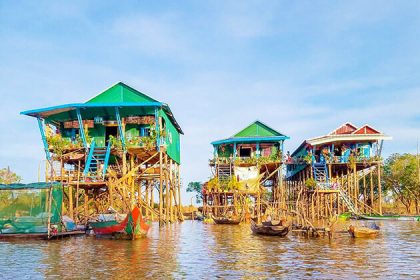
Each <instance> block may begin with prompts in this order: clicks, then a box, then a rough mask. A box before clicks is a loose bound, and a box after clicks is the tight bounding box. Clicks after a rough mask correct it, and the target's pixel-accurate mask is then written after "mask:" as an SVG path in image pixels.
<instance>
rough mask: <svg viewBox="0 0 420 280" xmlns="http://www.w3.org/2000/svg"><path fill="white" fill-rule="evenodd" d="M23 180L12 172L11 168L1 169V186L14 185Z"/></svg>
mask: <svg viewBox="0 0 420 280" xmlns="http://www.w3.org/2000/svg"><path fill="white" fill-rule="evenodd" d="M21 180H22V178H21V177H20V176H18V175H17V174H16V173H14V172H12V171H10V168H9V167H7V168H2V169H0V184H14V183H19V182H20V181H21Z"/></svg>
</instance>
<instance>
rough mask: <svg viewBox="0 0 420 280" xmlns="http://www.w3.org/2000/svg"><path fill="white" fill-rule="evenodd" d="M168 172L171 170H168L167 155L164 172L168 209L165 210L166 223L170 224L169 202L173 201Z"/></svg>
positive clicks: (166, 206) (166, 156) (166, 155)
mask: <svg viewBox="0 0 420 280" xmlns="http://www.w3.org/2000/svg"><path fill="white" fill-rule="evenodd" d="M168 171H169V168H168V154H167V153H165V172H164V174H165V209H166V210H165V221H166V222H169V220H170V213H169V211H170V208H169V207H170V202H169V200H170V199H171V198H170V196H169V195H170V189H171V186H170V182H169V174H168Z"/></svg>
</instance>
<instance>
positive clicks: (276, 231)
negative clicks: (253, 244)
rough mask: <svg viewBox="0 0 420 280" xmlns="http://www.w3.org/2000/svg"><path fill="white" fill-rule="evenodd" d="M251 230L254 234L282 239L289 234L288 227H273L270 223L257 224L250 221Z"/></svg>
mask: <svg viewBox="0 0 420 280" xmlns="http://www.w3.org/2000/svg"><path fill="white" fill-rule="evenodd" d="M251 230H252V232H253V233H255V234H260V235H269V236H280V237H284V236H286V235H287V234H288V233H289V227H288V226H283V225H280V224H278V225H273V224H272V223H271V222H263V223H261V224H257V222H256V221H255V220H254V219H251Z"/></svg>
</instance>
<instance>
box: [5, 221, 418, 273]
mask: <svg viewBox="0 0 420 280" xmlns="http://www.w3.org/2000/svg"><path fill="white" fill-rule="evenodd" d="M381 226H382V234H381V235H380V236H379V237H378V238H376V239H351V238H350V237H349V236H348V235H347V234H341V235H337V236H335V238H334V240H332V241H329V240H328V239H327V238H318V239H305V238H303V237H298V236H293V235H289V236H288V237H286V238H278V237H266V236H256V235H253V234H252V233H251V230H250V227H249V225H240V226H229V225H207V224H202V223H201V222H191V221H185V222H183V223H181V224H173V225H168V226H166V227H164V228H162V229H159V227H158V225H157V224H154V225H153V228H152V231H151V232H150V234H149V238H146V239H141V240H136V241H127V240H107V239H97V238H94V237H78V238H72V239H66V240H59V241H49V242H47V241H13V242H9V241H1V242H0V263H1V266H0V278H1V279H17V278H18V279H25V278H27V279H41V278H50V279H52V278H57V277H61V278H63V279H91V278H93V279H108V278H113V279H114V278H115V279H116V278H119V279H129V278H137V279H139V278H152V279H156V278H159V279H162V278H163V279H183V278H189V279H198V278H205V279H208V278H215V277H219V278H279V277H282V276H283V277H286V278H296V277H299V278H305V277H306V278H322V279H325V278H382V279H383V278H387V277H392V278H409V279H414V278H420V249H419V248H420V246H419V245H420V238H419V237H420V223H418V222H391V221H389V222H383V223H382V225H381Z"/></svg>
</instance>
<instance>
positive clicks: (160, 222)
mask: <svg viewBox="0 0 420 280" xmlns="http://www.w3.org/2000/svg"><path fill="white" fill-rule="evenodd" d="M162 157H163V155H162V150H160V151H159V225H161V224H162V223H163V169H162V165H163V158H162Z"/></svg>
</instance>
